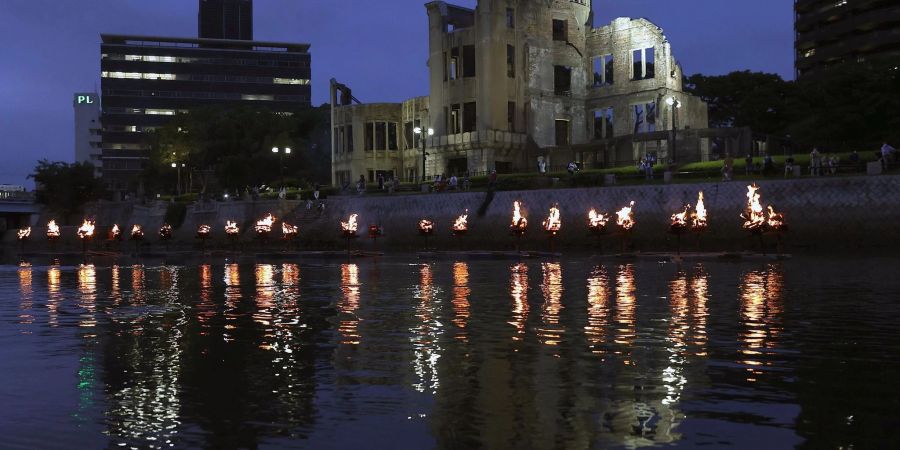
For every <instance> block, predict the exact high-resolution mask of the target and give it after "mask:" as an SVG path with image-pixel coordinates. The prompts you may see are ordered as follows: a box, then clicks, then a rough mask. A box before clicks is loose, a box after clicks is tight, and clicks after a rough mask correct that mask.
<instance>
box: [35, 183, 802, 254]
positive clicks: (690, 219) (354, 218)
mask: <svg viewBox="0 0 900 450" xmlns="http://www.w3.org/2000/svg"><path fill="white" fill-rule="evenodd" d="M634 205H635V202H634V201H632V202H630V203H629V204H628V206H625V207H623V208H622V209H620V210H618V211H617V212H616V213H615V216H616V225H617V226H618V227H619V228H620V229H621V230H622V232H623V233H625V234H628V233H629V232H631V230H632V229H633V228H634V226H635V224H636V222H635V220H634ZM468 217H469V216H468V210H466V212H465V213H464V214H462V215H460V216H459V217H457V218H456V220H455V221H454V222H453V224H452V226H451V232H452V234H453V235H454V236H457V237H460V236H463V235H465V234H466V233H467V232H468V230H469V227H468ZM741 218H742V219H744V224H743V228H744V229H745V230H748V231H749V232H751V233H752V234H754V235H761V234H762V233H782V232H784V231H787V225H786V224H785V220H784V215H783V214H781V213H778V212H776V211H775V209H774V208H773V207H772V206H771V205H769V206H768V207H767V208H765V209H764V208H763V207H762V204H761V203H760V195H759V186H757V185H755V184H753V185H750V186H748V187H747V208H746V210H745V212H744V213H742V214H741ZM358 219H359V215H358V214H351V215H350V217H349V218H348V220H347V221H346V222H344V221H341V233H342V235H343V236H344V237H345V238H347V239H351V238H355V237H357V230H358V226H359V224H358ZM611 219H612V215H611V214H604V213H602V212H597V210H596V209H591V210H590V211H589V212H588V222H587V224H588V229H589V230H590V231H591V232H592V233H594V234H596V235H602V234H605V233H606V232H607V225H608V223H609V222H610V220H611ZM276 220H277V219H276V218H275V217H274V216H273V215H272V214H267V215H266V216H265V217H264V218H263V219H261V220H259V221H257V222H256V225H255V227H254V231H255V232H256V235H257V237H259V238H261V239H267V238H268V237H269V235H270V234H271V233H272V229H273V227H274V225H275V222H276ZM541 227H542V229H543V230H544V232H545V233H547V234H548V236H550V237H551V238H552V237H553V236H556V235H557V234H558V233H559V231H560V230H561V229H562V220H561V218H560V210H559V205H557V204H554V205H553V206H552V207H551V208H550V211H549V214H548V216H547V218H546V219H545V220H544V221H543V222H542V223H541ZM707 227H708V222H707V212H706V207H705V204H704V201H703V192H700V193H699V195H698V198H697V205H696V207H694V208H693V209H692V207H691V205H690V204H688V205H685V207H684V209H683V210H682V211H681V212H678V213H675V214H673V215H672V218H671V223H670V226H669V231H670V233H672V234H675V235H677V236H680V235H682V234H684V233H686V232H688V231H692V232H695V233H702V232H704V231H706V229H707ZM418 229H419V234H420V235H422V236H424V237H428V236H430V235H432V234H433V233H434V231H435V224H434V221H432V220H431V219H422V220H420V221H419V223H418ZM527 229H528V219H527V218H526V217H525V216H524V215H523V214H522V205H521V203H520V202H519V201H515V202H514V203H513V215H512V223H511V224H510V226H509V230H510V233H511V234H512V235H513V236H516V237H518V238H521V237H522V236H523V235H524V234H525V232H526V230H527ZM94 230H95V225H94V221H93V220H85V221H84V223H83V224H82V225H81V227H79V228H78V230H77V235H78V237H79V238H80V239H82V240H89V239H91V238H92V237H93V235H94ZM281 232H282V238H283V239H285V240H293V239H294V238H296V237H297V235H298V234H299V229H298V228H297V226H295V225H291V224H289V223H287V222H282V223H281ZM211 233H212V227H210V226H209V225H200V226H199V227H198V228H197V238H198V239H201V240H203V241H205V240H206V239H208V238H209V237H210V234H211ZM225 234H226V235H227V236H228V237H229V239H233V240H234V239H237V237H238V236H239V235H240V227H239V226H238V224H237V223H236V222H234V221H232V220H228V221H226V223H225ZM382 234H383V230H382V229H381V227H380V226H378V225H370V226H369V236H370V237H372V238H377V237H378V236H381V235H382ZM30 236H31V227H28V228H24V229H20V230H19V231H18V239H19V241H25V240H27V239H29V238H30ZM60 236H61V233H60V228H59V226H58V225H57V224H56V221H55V220H51V221H50V223H48V224H47V239H48V240H50V241H55V240H57V239H59V238H60ZM159 237H160V239H162V240H165V241H167V240H169V239H171V238H172V227H171V226H170V225H168V224H166V225H163V226H162V227H161V228H160V229H159ZM109 238H110V240H117V241H121V240H122V230H121V229H120V228H119V226H118V225H113V227H112V229H111V231H110V233H109ZM131 239H132V240H134V241H141V240H143V239H144V231H143V229H142V227H141V226H140V225H137V224H135V225H133V226H132V228H131Z"/></svg>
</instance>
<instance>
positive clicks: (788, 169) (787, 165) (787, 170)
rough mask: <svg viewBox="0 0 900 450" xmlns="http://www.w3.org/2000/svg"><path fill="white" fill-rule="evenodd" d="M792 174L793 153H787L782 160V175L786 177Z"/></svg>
mask: <svg viewBox="0 0 900 450" xmlns="http://www.w3.org/2000/svg"><path fill="white" fill-rule="evenodd" d="M793 174H794V155H788V157H787V159H785V160H784V177H785V178H787V177H789V176H791V175H793Z"/></svg>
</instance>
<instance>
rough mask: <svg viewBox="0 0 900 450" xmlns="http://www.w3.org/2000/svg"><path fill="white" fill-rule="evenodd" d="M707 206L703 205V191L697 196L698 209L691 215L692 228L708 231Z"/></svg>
mask: <svg viewBox="0 0 900 450" xmlns="http://www.w3.org/2000/svg"><path fill="white" fill-rule="evenodd" d="M706 226H707V222H706V205H705V204H704V203H703V191H700V194H699V195H698V196H697V207H696V208H695V210H694V212H693V213H692V214H691V227H692V228H693V229H695V230H703V229H706Z"/></svg>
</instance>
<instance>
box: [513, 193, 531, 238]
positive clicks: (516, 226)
mask: <svg viewBox="0 0 900 450" xmlns="http://www.w3.org/2000/svg"><path fill="white" fill-rule="evenodd" d="M527 227H528V219H526V218H525V216H523V215H522V205H521V203H519V202H518V200H517V201H515V202H513V216H512V225H510V226H509V228H510V229H511V230H512V231H515V232H519V233H524V232H525V228H527Z"/></svg>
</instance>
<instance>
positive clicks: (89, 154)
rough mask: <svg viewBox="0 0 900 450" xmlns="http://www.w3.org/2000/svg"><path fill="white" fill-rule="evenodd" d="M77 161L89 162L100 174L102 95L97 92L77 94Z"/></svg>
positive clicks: (74, 104) (73, 104)
mask: <svg viewBox="0 0 900 450" xmlns="http://www.w3.org/2000/svg"><path fill="white" fill-rule="evenodd" d="M72 107H73V108H74V109H75V162H82V163H84V162H89V163H91V164H93V165H94V167H96V169H97V175H98V176H99V175H100V155H101V150H102V129H103V127H102V126H101V124H100V97H99V96H98V95H97V94H95V93H79V94H75V96H74V97H73V99H72Z"/></svg>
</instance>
